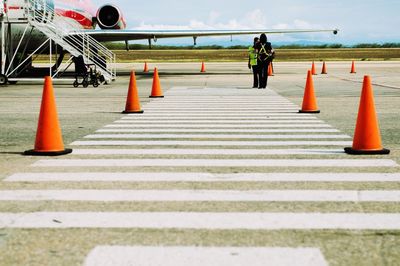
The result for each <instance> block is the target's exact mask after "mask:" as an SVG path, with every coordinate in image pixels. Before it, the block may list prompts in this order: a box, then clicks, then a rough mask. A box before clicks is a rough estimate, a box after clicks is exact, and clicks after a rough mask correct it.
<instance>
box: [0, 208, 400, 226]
mask: <svg viewBox="0 0 400 266" xmlns="http://www.w3.org/2000/svg"><path fill="white" fill-rule="evenodd" d="M0 228H26V229H30V228H31V229H38V228H60V229H61V228H147V229H208V230H218V229H219V230H240V229H242V230H246V229H248V230H323V229H331V230H399V229H400V214H397V213H232V212H229V213H207V212H201V213H196V212H151V213H150V212H33V213H0Z"/></svg>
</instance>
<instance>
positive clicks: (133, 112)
mask: <svg viewBox="0 0 400 266" xmlns="http://www.w3.org/2000/svg"><path fill="white" fill-rule="evenodd" d="M122 113H123V114H143V113H144V111H143V110H142V111H123V112H122Z"/></svg>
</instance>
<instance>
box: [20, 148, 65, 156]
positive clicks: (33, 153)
mask: <svg viewBox="0 0 400 266" xmlns="http://www.w3.org/2000/svg"><path fill="white" fill-rule="evenodd" d="M71 152H72V149H65V150H63V151H44V152H40V151H35V150H29V151H25V152H24V155H28V156H61V155H66V154H69V153H71Z"/></svg>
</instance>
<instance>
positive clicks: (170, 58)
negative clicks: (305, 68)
mask: <svg viewBox="0 0 400 266" xmlns="http://www.w3.org/2000/svg"><path fill="white" fill-rule="evenodd" d="M114 52H115V54H116V56H117V61H118V62H142V61H149V62H196V61H202V60H204V61H207V62H239V61H246V60H247V51H246V50H232V49H223V50H132V51H122V50H116V51H114ZM275 60H276V61H310V60H315V61H323V60H326V61H338V60H339V61H340V60H360V61H369V60H371V61H372V60H374V61H375V60H377V61H378V60H380V61H381V60H400V48H379V49H375V48H365V49H355V48H347V49H346V48H344V49H342V48H341V49H277V50H276V58H275Z"/></svg>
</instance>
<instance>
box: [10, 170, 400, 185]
mask: <svg viewBox="0 0 400 266" xmlns="http://www.w3.org/2000/svg"><path fill="white" fill-rule="evenodd" d="M3 181H4V182H378V183H382V182H400V173H393V174H392V173H390V174H389V173H237V174H235V173H229V174H213V173H192V172H175V173H170V172H161V173H160V172H158V173H154V172H153V173H146V172H128V173H121V172H114V173H107V172H82V173H17V174H13V175H11V176H9V177H7V178H5V179H4V180H3Z"/></svg>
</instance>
